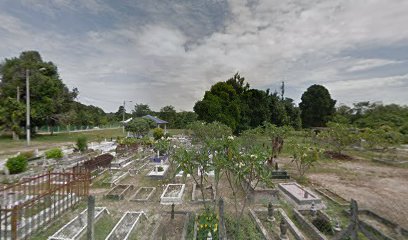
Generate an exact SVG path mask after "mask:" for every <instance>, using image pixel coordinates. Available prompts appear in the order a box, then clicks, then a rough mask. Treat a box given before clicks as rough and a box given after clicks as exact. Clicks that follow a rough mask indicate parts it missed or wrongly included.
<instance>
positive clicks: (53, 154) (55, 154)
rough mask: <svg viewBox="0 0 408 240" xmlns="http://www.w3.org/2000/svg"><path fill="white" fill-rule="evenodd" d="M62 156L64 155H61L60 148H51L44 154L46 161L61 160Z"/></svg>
mask: <svg viewBox="0 0 408 240" xmlns="http://www.w3.org/2000/svg"><path fill="white" fill-rule="evenodd" d="M63 156H64V154H63V153H62V150H61V149H60V148H52V149H50V150H48V151H46V152H45V157H46V158H47V159H50V158H55V159H59V158H62V157H63Z"/></svg>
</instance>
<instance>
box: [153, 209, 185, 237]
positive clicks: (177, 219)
mask: <svg viewBox="0 0 408 240" xmlns="http://www.w3.org/2000/svg"><path fill="white" fill-rule="evenodd" d="M186 218H187V215H186V214H175V215H174V219H171V216H170V214H165V215H164V216H163V219H162V222H161V223H160V230H159V232H158V235H159V236H156V237H159V239H173V240H179V239H181V236H182V234H183V229H184V222H185V221H186ZM163 236H165V238H163Z"/></svg>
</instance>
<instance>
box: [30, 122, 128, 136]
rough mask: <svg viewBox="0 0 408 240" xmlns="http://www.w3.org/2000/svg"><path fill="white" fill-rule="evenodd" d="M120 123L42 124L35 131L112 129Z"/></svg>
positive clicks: (57, 131)
mask: <svg viewBox="0 0 408 240" xmlns="http://www.w3.org/2000/svg"><path fill="white" fill-rule="evenodd" d="M121 126H122V125H121V124H118V123H114V124H109V125H97V126H93V125H88V126H75V125H67V126H63V125H61V126H42V127H37V128H36V129H35V130H36V132H37V133H39V134H41V133H50V132H53V133H60V132H82V131H93V130H98V129H99V130H101V129H114V128H119V127H121Z"/></svg>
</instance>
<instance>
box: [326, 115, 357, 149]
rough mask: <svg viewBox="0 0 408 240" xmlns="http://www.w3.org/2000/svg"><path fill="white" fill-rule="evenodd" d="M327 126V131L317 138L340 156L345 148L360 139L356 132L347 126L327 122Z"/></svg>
mask: <svg viewBox="0 0 408 240" xmlns="http://www.w3.org/2000/svg"><path fill="white" fill-rule="evenodd" d="M327 126H328V129H326V130H323V131H322V132H321V133H320V134H319V135H318V136H319V138H320V139H321V141H322V142H323V143H324V144H325V145H326V146H328V147H329V148H332V149H333V151H335V152H337V153H338V154H342V152H343V151H344V150H345V149H346V148H347V147H349V146H350V145H352V144H354V143H356V142H357V141H358V140H359V139H360V138H359V134H358V130H357V129H353V128H352V127H351V126H350V125H348V124H341V123H334V122H329V123H328V124H327Z"/></svg>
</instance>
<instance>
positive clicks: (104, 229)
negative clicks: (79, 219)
mask: <svg viewBox="0 0 408 240" xmlns="http://www.w3.org/2000/svg"><path fill="white" fill-rule="evenodd" d="M118 221H119V219H118V218H114V217H112V215H107V214H106V215H104V216H102V217H101V218H100V219H99V220H98V221H97V222H96V223H95V229H94V230H95V236H94V237H95V240H103V239H105V238H106V237H107V236H108V234H109V233H110V231H112V229H113V227H114V226H115V225H116V223H117V222H118ZM85 231H86V230H85ZM86 239H87V238H86V234H84V235H83V236H82V237H81V240H86Z"/></svg>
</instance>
